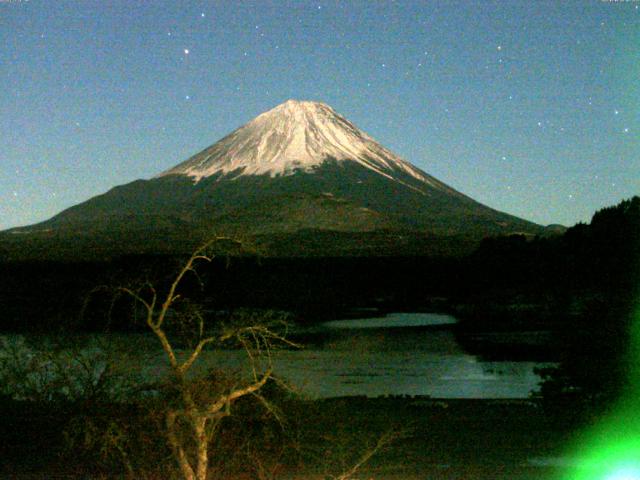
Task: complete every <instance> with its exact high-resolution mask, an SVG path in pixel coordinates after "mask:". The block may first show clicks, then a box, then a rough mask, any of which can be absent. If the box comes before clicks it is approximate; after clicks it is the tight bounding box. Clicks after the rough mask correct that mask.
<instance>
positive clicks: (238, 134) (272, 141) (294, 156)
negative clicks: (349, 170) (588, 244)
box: [160, 100, 448, 189]
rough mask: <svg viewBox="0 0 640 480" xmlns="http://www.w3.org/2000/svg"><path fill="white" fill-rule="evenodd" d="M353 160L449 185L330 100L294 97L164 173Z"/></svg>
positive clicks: (291, 169) (270, 170) (204, 173)
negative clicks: (354, 121) (376, 137)
mask: <svg viewBox="0 0 640 480" xmlns="http://www.w3.org/2000/svg"><path fill="white" fill-rule="evenodd" d="M329 159H332V160H336V161H338V162H342V161H353V162H357V163H359V164H360V165H362V166H363V167H365V168H368V169H370V170H373V171H375V172H376V173H378V174H380V175H383V176H385V177H388V178H390V179H396V178H395V177H396V175H397V174H398V173H399V172H402V173H404V174H408V175H410V176H411V177H414V178H415V179H418V180H420V181H422V182H425V183H428V184H430V185H431V186H432V187H437V188H445V189H448V187H446V186H444V185H443V184H441V183H440V182H438V181H437V180H435V179H434V178H432V177H430V176H429V175H427V174H425V173H424V172H422V171H421V170H419V169H417V168H416V167H414V166H413V165H411V164H410V163H408V162H406V161H404V160H402V159H401V158H400V157H398V156H397V155H395V154H393V153H392V152H391V151H389V150H387V149H386V148H384V147H383V146H382V145H380V144H379V143H377V142H376V141H375V140H373V139H372V138H371V137H370V136H369V135H367V134H366V133H364V132H363V131H362V130H360V129H359V128H357V127H356V126H355V125H353V124H352V123H351V122H349V121H348V120H347V119H346V118H344V117H343V116H342V115H340V114H338V113H336V112H335V110H333V109H332V108H331V107H330V106H328V105H326V104H324V103H320V102H311V101H299V100H288V101H286V102H284V103H282V104H280V105H278V106H277V107H275V108H273V109H271V110H269V111H267V112H265V113H262V114H261V115H258V116H257V117H256V118H254V119H253V120H252V121H250V122H249V123H247V124H246V125H244V126H242V127H240V128H238V129H237V130H235V131H234V132H232V133H231V134H229V135H227V136H226V137H224V138H223V139H222V140H220V141H218V142H217V143H215V144H214V145H212V146H211V147H209V148H207V149H205V150H204V151H202V152H200V153H198V154H196V155H194V156H193V157H191V158H190V159H188V160H186V161H185V162H183V163H181V164H179V165H177V166H176V167H174V168H172V169H170V170H167V171H166V172H163V173H162V174H160V176H164V175H176V174H177V175H187V176H190V177H192V178H194V179H195V180H196V181H199V180H201V179H202V178H205V177H209V176H211V175H215V174H219V173H222V174H230V173H232V174H233V176H234V177H238V176H243V175H269V176H272V177H274V176H282V175H291V174H293V173H295V172H296V171H306V172H310V171H313V170H314V169H315V168H317V167H318V166H319V165H321V164H322V163H323V162H325V161H326V160H329Z"/></svg>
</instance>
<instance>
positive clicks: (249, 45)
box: [0, 0, 640, 228]
mask: <svg viewBox="0 0 640 480" xmlns="http://www.w3.org/2000/svg"><path fill="white" fill-rule="evenodd" d="M0 75H1V78H2V88H1V89H0V112H1V115H0V139H1V141H2V142H1V145H2V149H1V150H0V228H8V227H11V226H16V225H24V224H29V223H34V222H37V221H41V220H45V219H46V218H48V217H50V216H52V215H54V214H55V213H57V212H59V211H60V210H62V209H64V208H67V207H69V206H71V205H74V204H76V203H79V202H81V201H83V200H86V199H88V198H89V197H91V196H94V195H97V194H99V193H102V192H104V191H106V190H108V189H109V188H111V187H113V186H115V185H118V184H123V183H127V182H130V181H132V180H135V179H137V178H149V177H151V176H153V175H155V174H157V173H159V172H161V171H163V170H165V169H167V168H169V167H171V166H173V165H175V164H177V163H179V162H181V161H182V160H185V159H186V158H187V157H189V156H190V155H192V154H194V153H196V152H198V151H199V150H201V149H202V148H204V147H206V146H208V145H210V144H212V143H214V142H215V141H216V140H218V139H220V138H221V137H222V136H223V135H225V134H227V133H229V132H230V131H231V130H233V129H235V128H236V127H238V126H240V125H241V124H243V123H246V122H247V121H249V120H251V119H252V118H253V117H255V116H256V115H258V114H259V113H261V112H263V111H265V110H268V109H270V108H272V107H274V106H275V105H277V104H279V103H281V102H283V101H285V100H287V99H289V98H296V99H303V100H318V101H323V102H326V103H328V104H330V105H331V106H332V107H333V108H334V109H335V110H337V111H338V112H339V113H341V114H343V115H345V116H346V117H347V118H349V119H350V120H351V121H352V122H354V123H355V124H356V125H358V126H359V127H360V128H361V129H363V130H364V131H366V132H367V133H369V134H370V135H371V136H373V137H374V138H375V139H376V140H378V141H379V142H381V143H382V144H384V145H385V146H387V147H388V148H390V149H391V150H392V151H394V152H395V153H397V154H399V155H400V156H401V157H403V158H405V159H406V160H408V161H410V162H412V163H414V164H415V165H417V166H418V167H420V168H422V169H423V170H425V171H426V172H428V173H429V174H431V175H434V176H435V177H437V178H439V179H440V180H442V181H444V182H445V183H448V184H449V185H451V186H452V187H454V188H456V189H458V190H460V191H462V192H463V193H465V194H467V195H469V196H471V197H473V198H475V199H476V200H478V201H480V202H482V203H485V204H487V205H489V206H491V207H494V208H496V209H499V210H504V211H506V212H509V213H512V214H515V215H518V216H521V217H524V218H527V219H529V220H533V221H535V222H539V223H543V224H548V223H563V224H566V225H570V224H573V223H575V222H577V221H588V220H589V218H590V217H591V214H592V213H593V212H594V211H595V210H596V209H599V208H601V207H603V206H607V205H610V204H614V203H617V202H618V201H620V200H621V199H623V198H627V197H630V196H632V195H634V194H640V2H637V1H626V2H625V1H617V2H616V1H611V2H609V1H597V0H594V1H591V0H582V1H559V0H557V1H552V2H544V1H531V0H529V1H496V2H490V1H482V2H472V1H463V2H449V1H446V2H444V1H430V2H422V1H420V2H418V1H415V2H412V1H406V2H400V1H398V2H391V1H388V2H374V1H371V2H370V1H364V0H363V1H355V2H337V1H316V2H304V1H294V2H284V1H283V2H276V1H256V2H237V1H228V2H227V1H225V2H223V1H215V2H195V1H194V2H188V1H176V0H172V1H151V0H145V1H132V0H126V1H124V0H110V1H108V2H107V1H104V2H103V1H97V0H95V1H82V0H77V1H61V0H46V1H45V0H29V1H27V0H22V1H19V0H0Z"/></svg>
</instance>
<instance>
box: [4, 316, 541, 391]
mask: <svg viewBox="0 0 640 480" xmlns="http://www.w3.org/2000/svg"><path fill="white" fill-rule="evenodd" d="M455 323H456V320H455V318H453V317H451V316H448V315H440V314H433V313H402V314H400V313H396V314H389V315H387V316H384V317H379V318H365V319H353V320H335V321H331V322H326V323H323V324H319V325H315V326H313V327H307V328H299V329H297V330H296V331H294V335H295V336H297V337H300V338H304V339H305V345H304V348H302V349H300V350H279V351H277V352H276V353H275V354H274V366H275V372H276V374H277V375H278V376H280V377H282V378H284V379H286V380H287V381H288V382H289V383H291V384H292V385H294V386H295V387H296V388H297V389H298V390H299V391H300V392H301V393H303V394H305V395H307V396H308V397H311V398H323V397H336V396H348V395H365V396H371V397H375V396H380V395H412V396H413V395H429V396H431V397H434V398H481V399H488V398H526V397H528V396H529V393H530V392H531V391H532V390H534V389H536V388H537V386H538V382H539V381H540V378H539V377H538V376H537V375H536V374H535V373H534V368H535V367H537V366H544V365H547V364H542V363H536V362H528V361H493V362H489V361H482V360H481V359H479V358H477V357H476V356H473V355H470V354H468V353H466V352H465V351H464V350H463V349H462V347H461V346H460V345H459V344H458V342H457V341H456V339H455V336H454V333H453V330H452V327H453V325H454V324H455ZM100 337H101V336H94V337H93V340H92V341H91V342H89V343H90V344H92V345H93V346H92V345H89V344H87V346H86V347H85V349H88V350H90V351H92V352H96V351H99V350H100V349H104V347H100V346H96V345H101V343H100V342H99V341H97V340H99V339H100ZM134 337H135V338H137V339H138V340H139V339H140V336H134V335H128V336H127V335H120V336H118V341H117V342H112V343H111V344H112V345H116V346H117V350H118V352H119V354H126V355H127V356H128V357H129V360H128V362H129V363H133V364H135V365H137V366H138V368H139V369H140V371H141V372H142V374H143V375H144V376H145V377H147V378H152V377H155V376H158V375H162V374H163V373H164V372H166V368H165V362H164V357H163V356H162V355H161V354H159V353H158V351H157V350H156V348H155V345H156V343H155V340H154V339H153V338H149V337H148V336H145V337H144V341H143V342H139V341H135V340H134ZM8 338H9V337H6V336H5V337H4V339H5V342H6V341H7V339H8ZM11 341H12V342H13V340H11ZM129 344H131V345H134V346H133V347H131V348H129V349H128V348H127V345H129ZM114 348H115V347H114ZM127 350H129V351H127ZM123 352H125V353H123ZM244 358H245V354H244V352H243V351H238V350H214V351H206V352H203V355H202V358H201V359H200V360H201V362H200V365H201V366H207V365H209V366H216V367H219V368H224V369H231V370H239V369H241V365H243V363H244V362H243V361H244ZM131 359H133V360H131Z"/></svg>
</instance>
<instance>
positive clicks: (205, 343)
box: [118, 238, 293, 480]
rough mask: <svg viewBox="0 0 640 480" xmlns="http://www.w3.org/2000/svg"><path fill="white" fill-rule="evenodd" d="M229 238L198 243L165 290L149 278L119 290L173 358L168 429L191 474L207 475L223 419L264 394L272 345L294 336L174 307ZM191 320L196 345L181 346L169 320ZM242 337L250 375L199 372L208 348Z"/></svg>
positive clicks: (191, 477)
mask: <svg viewBox="0 0 640 480" xmlns="http://www.w3.org/2000/svg"><path fill="white" fill-rule="evenodd" d="M221 240H225V241H229V239H225V238H216V239H214V240H212V241H210V242H208V243H206V244H205V245H203V246H201V247H200V248H198V249H197V250H196V251H195V252H194V253H193V254H192V255H191V256H190V257H189V259H188V260H187V261H186V263H185V264H184V265H183V266H182V268H181V269H180V270H179V271H178V273H177V275H176V276H175V277H174V278H173V280H172V281H171V283H170V285H169V287H168V289H167V291H166V292H165V293H160V292H159V291H158V290H156V287H154V286H153V285H152V284H150V283H147V284H145V285H143V286H142V287H140V288H138V289H133V288H129V287H119V288H118V290H119V291H120V292H122V293H124V294H126V295H128V296H130V297H131V298H133V299H134V301H135V302H136V303H138V304H140V305H142V307H143V312H144V317H145V318H144V321H145V323H146V326H147V327H148V328H149V329H150V330H151V332H152V333H153V335H154V336H155V337H156V338H157V340H158V341H159V343H160V345H161V347H162V350H163V352H164V356H165V358H166V361H167V362H168V364H169V368H170V372H171V373H170V375H171V381H170V386H171V388H172V389H173V391H174V393H175V401H174V402H172V403H170V405H169V406H168V407H167V409H166V412H165V419H164V423H165V427H166V435H167V439H168V442H169V445H170V447H171V450H172V452H173V455H174V457H175V459H176V461H177V463H178V467H179V469H180V472H181V474H182V477H183V478H184V479H185V480H206V478H207V474H208V470H209V460H210V458H209V455H210V451H209V445H210V441H211V438H212V436H213V435H215V432H216V429H217V428H218V426H219V424H220V422H221V420H222V419H223V418H225V417H227V416H229V415H231V410H232V406H233V404H234V402H236V401H237V400H238V399H240V398H242V397H245V396H248V395H253V396H256V397H258V398H259V399H261V400H263V402H265V403H266V400H264V399H263V398H262V397H261V396H260V395H259V391H260V389H261V388H262V387H263V386H264V385H265V384H266V383H267V381H268V380H269V379H270V378H272V374H273V365H272V358H271V350H272V347H273V345H274V344H275V343H282V342H284V343H287V344H290V345H293V344H292V342H289V341H288V340H286V338H285V337H284V335H281V334H278V333H276V332H275V331H274V330H273V329H272V326H271V325H268V324H259V323H254V324H245V325H229V326H226V327H223V328H219V329H217V330H214V331H212V330H211V329H210V328H207V327H208V326H207V325H206V322H205V315H204V313H203V312H202V311H201V310H200V309H193V308H192V309H189V311H188V314H185V315H186V316H185V317H182V316H181V314H180V312H177V311H176V309H175V308H174V307H175V306H176V304H177V303H178V302H180V300H181V299H182V297H181V294H180V293H179V287H180V286H181V284H182V283H183V281H184V280H185V278H186V276H187V275H194V276H195V277H196V279H197V280H198V281H200V278H199V277H198V274H197V272H196V266H197V265H198V264H202V263H209V262H211V261H212V260H213V258H214V254H213V253H210V249H211V247H212V246H213V245H214V244H215V243H216V242H219V241H221ZM180 322H186V323H188V324H189V326H190V328H193V329H194V332H191V333H193V334H194V335H195V341H194V342H193V344H192V346H191V347H190V348H188V349H186V350H184V351H181V350H180V349H178V348H177V346H176V342H175V340H173V339H172V338H171V335H170V333H169V331H170V329H168V328H167V325H168V324H169V323H173V324H177V325H178V326H180V325H179V324H180ZM232 340H236V341H237V342H238V343H239V344H240V345H241V346H242V347H243V348H244V349H245V351H246V353H247V358H248V360H249V362H250V366H251V368H250V370H251V373H250V376H249V378H248V379H246V380H245V381H240V380H238V379H235V381H233V382H229V381H227V382H226V383H225V382H222V383H223V385H220V382H218V385H215V380H216V379H215V378H214V376H209V377H204V378H195V377H196V376H195V374H194V366H195V365H196V363H197V362H198V360H199V359H200V358H201V355H202V353H203V351H204V350H205V349H206V348H207V347H209V346H213V345H220V344H224V343H226V342H229V341H232Z"/></svg>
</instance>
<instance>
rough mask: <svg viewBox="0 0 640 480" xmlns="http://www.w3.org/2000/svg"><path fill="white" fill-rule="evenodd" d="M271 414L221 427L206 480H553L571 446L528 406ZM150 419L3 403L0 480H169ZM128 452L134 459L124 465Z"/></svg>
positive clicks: (431, 405) (347, 405)
mask: <svg viewBox="0 0 640 480" xmlns="http://www.w3.org/2000/svg"><path fill="white" fill-rule="evenodd" d="M276 404H277V405H278V407H279V408H280V409H281V411H282V412H283V413H284V415H285V417H284V418H285V419H283V421H282V423H281V422H279V421H278V420H277V419H276V418H275V417H274V416H273V415H270V414H269V413H268V412H267V411H265V409H264V408H263V407H261V406H260V405H258V404H256V403H255V402H251V401H247V402H245V403H244V404H243V405H242V406H241V408H240V409H239V411H238V416H236V417H234V418H229V419H228V422H227V424H225V425H224V435H222V436H221V437H220V438H219V439H218V441H216V442H215V445H213V446H212V448H211V478H234V479H275V478H279V479H288V478H316V479H326V478H340V475H345V474H348V473H349V471H350V470H351V469H352V468H353V466H355V465H358V464H359V462H360V461H361V460H363V459H366V460H367V461H366V462H364V463H363V464H362V466H361V467H360V468H358V469H357V470H356V471H354V472H353V474H352V475H351V476H345V477H343V478H378V479H386V478H394V479H400V478H404V479H413V478H422V479H424V478H429V479H443V480H444V479H460V478H473V479H479V480H482V479H487V480H488V479H505V480H506V479H513V480H516V479H551V478H555V475H556V474H559V473H561V472H562V471H563V469H562V468H560V467H557V466H553V465H542V464H541V463H543V462H542V461H541V459H542V458H544V457H546V456H549V457H551V458H554V457H558V456H559V455H560V454H561V453H562V448H563V446H564V445H566V443H567V442H568V441H570V439H571V438H572V435H573V433H572V432H571V430H570V429H568V428H566V427H565V426H564V425H565V424H564V423H563V422H562V419H561V418H557V417H555V418H551V417H549V415H547V414H546V413H545V412H544V411H543V409H542V408H540V407H539V406H538V405H537V404H536V403H535V402H528V401H510V402H508V401H486V400H485V401H475V400H449V401H435V400H431V399H428V398H377V399H365V398H356V397H351V398H344V399H329V400H316V401H304V400H296V399H294V398H280V399H279V401H277V402H276ZM150 407H151V405H150V404H146V405H145V404H142V403H141V404H135V405H127V406H123V405H105V404H100V403H97V404H95V405H93V406H92V407H91V409H88V410H87V407H86V406H85V407H82V409H83V410H84V411H85V413H84V414H85V415H89V417H88V418H87V417H82V416H80V417H78V416H77V414H78V408H79V407H78V406H77V405H58V406H57V408H56V410H55V415H53V414H52V409H51V406H50V405H38V404H26V403H23V402H7V401H5V402H3V403H2V406H1V407H0V408H1V409H2V412H1V413H2V415H3V418H4V419H5V421H4V422H3V426H2V427H1V428H2V430H1V432H0V433H2V436H3V438H4V439H5V440H6V441H5V442H4V443H3V447H2V451H1V452H0V455H1V456H2V458H3V459H4V461H5V463H4V466H3V469H2V470H0V472H1V473H2V474H4V475H6V476H8V475H25V478H38V477H37V476H36V475H37V474H40V475H42V476H41V477H40V478H45V477H49V478H50V477H51V476H52V475H61V476H62V475H68V476H69V478H72V477H75V478H100V476H101V475H102V476H103V478H105V477H106V478H117V477H125V476H126V475H127V474H129V475H133V474H134V472H135V476H134V478H177V472H176V468H175V464H174V462H173V461H172V457H171V452H170V450H169V449H168V446H167V444H166V442H164V441H163V436H162V434H161V433H162V432H161V423H160V422H158V419H154V412H155V410H154V409H153V408H150ZM381 440H382V442H381ZM119 448H122V449H123V451H120V450H119ZM124 449H126V451H129V452H135V455H133V454H132V455H131V456H130V457H124V456H123V453H124ZM368 454H372V455H371V457H370V458H369V457H368ZM538 462H540V463H538ZM27 474H33V475H34V477H28V476H27ZM17 478H20V477H17Z"/></svg>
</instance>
